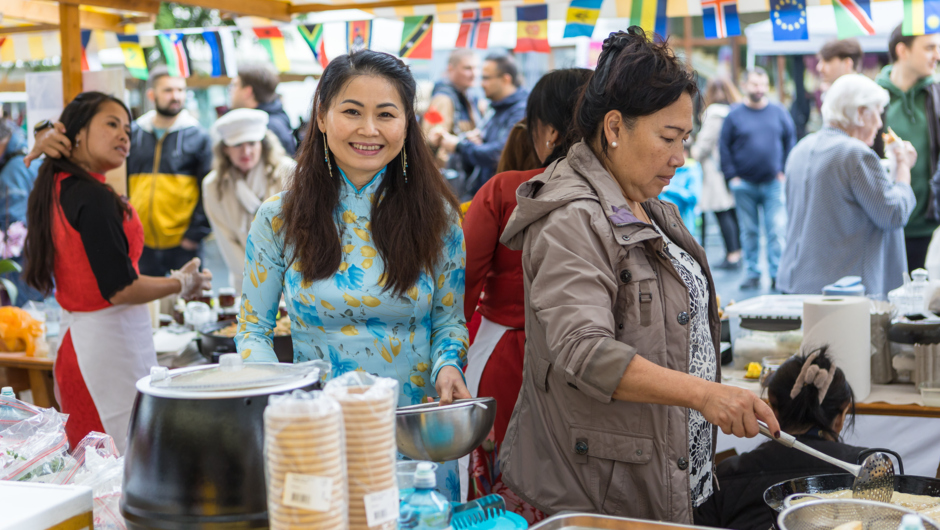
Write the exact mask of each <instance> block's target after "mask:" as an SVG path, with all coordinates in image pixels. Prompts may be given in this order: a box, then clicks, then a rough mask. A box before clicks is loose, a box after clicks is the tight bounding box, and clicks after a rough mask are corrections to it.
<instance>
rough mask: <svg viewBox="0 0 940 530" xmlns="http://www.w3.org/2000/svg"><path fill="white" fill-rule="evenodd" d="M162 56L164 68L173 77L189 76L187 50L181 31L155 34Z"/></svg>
mask: <svg viewBox="0 0 940 530" xmlns="http://www.w3.org/2000/svg"><path fill="white" fill-rule="evenodd" d="M157 40H158V42H159V43H160V49H161V50H162V51H163V58H164V59H166V68H167V70H168V71H169V72H170V75H171V76H173V77H189V75H190V68H189V51H188V50H187V49H186V42H185V41H184V40H183V34H182V33H169V34H166V35H164V34H160V35H157Z"/></svg>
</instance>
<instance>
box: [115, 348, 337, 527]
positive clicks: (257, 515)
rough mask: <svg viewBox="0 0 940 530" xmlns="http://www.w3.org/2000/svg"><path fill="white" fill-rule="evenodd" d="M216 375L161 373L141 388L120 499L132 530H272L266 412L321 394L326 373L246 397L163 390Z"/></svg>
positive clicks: (189, 370)
mask: <svg viewBox="0 0 940 530" xmlns="http://www.w3.org/2000/svg"><path fill="white" fill-rule="evenodd" d="M320 362H322V361H320ZM325 364H326V363H324V365H325ZM257 365H258V366H261V365H267V366H270V367H275V368H272V369H282V368H283V367H284V366H285V365H278V364H277V363H257ZM245 366H249V365H248V364H246V365H245ZM214 369H216V365H209V366H197V367H192V368H182V369H179V370H172V371H169V372H161V373H157V372H155V373H154V374H152V375H150V376H148V377H145V378H143V379H141V380H140V381H138V382H137V398H136V400H135V402H134V409H133V412H132V414H131V420H130V430H129V433H128V439H127V450H126V452H125V455H124V496H123V498H122V499H121V514H122V515H123V516H124V519H125V521H126V523H127V528H128V529H129V530H144V529H147V530H150V529H161V530H163V529H166V530H169V529H173V530H197V529H198V530H215V529H222V528H225V529H248V528H267V527H268V514H267V510H268V507H267V495H266V493H265V479H264V457H263V453H262V448H263V444H264V422H263V413H264V408H265V406H267V404H268V397H269V396H270V395H275V394H283V393H287V392H291V391H293V390H296V389H304V390H313V389H318V388H320V374H321V373H323V372H322V371H320V370H313V371H311V372H309V373H307V374H304V375H300V376H298V377H295V378H293V380H286V379H282V380H280V381H278V382H276V383H273V384H271V385H269V386H261V387H256V388H247V389H241V390H239V389H223V390H218V391H216V390H212V391H207V390H205V389H203V390H191V389H180V388H179V387H169V388H168V387H166V386H164V385H163V381H168V380H179V379H178V378H180V377H191V376H193V375H196V376H198V375H199V374H197V372H198V371H200V370H206V371H208V370H214ZM325 369H326V370H328V368H325Z"/></svg>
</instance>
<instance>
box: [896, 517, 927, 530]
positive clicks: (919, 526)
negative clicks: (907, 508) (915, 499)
mask: <svg viewBox="0 0 940 530" xmlns="http://www.w3.org/2000/svg"><path fill="white" fill-rule="evenodd" d="M898 530H924V521H923V520H922V519H921V518H920V516H919V515H914V514H912V513H909V514H906V515H905V516H904V517H902V518H901V526H899V527H898Z"/></svg>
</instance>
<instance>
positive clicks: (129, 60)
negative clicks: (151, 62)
mask: <svg viewBox="0 0 940 530" xmlns="http://www.w3.org/2000/svg"><path fill="white" fill-rule="evenodd" d="M117 40H118V43H120V45H121V51H122V52H124V66H126V67H127V71H128V72H130V74H131V76H132V77H134V78H136V79H143V80H146V79H147V77H148V76H149V75H150V74H149V72H148V71H147V59H146V58H145V57H144V49H143V48H141V46H140V37H138V36H137V35H121V34H118V36H117Z"/></svg>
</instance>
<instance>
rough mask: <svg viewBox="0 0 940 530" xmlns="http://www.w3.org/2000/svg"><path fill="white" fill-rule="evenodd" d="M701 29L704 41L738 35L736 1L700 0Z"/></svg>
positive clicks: (738, 20)
mask: <svg viewBox="0 0 940 530" xmlns="http://www.w3.org/2000/svg"><path fill="white" fill-rule="evenodd" d="M833 1H837V0H833ZM702 29H703V30H704V33H705V38H706V39H723V38H725V37H735V36H737V35H740V34H741V21H740V19H739V18H738V2H737V0H702Z"/></svg>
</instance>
